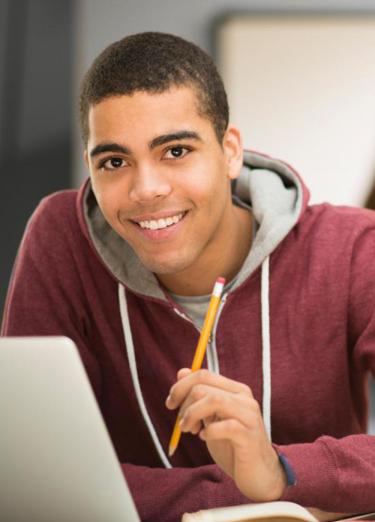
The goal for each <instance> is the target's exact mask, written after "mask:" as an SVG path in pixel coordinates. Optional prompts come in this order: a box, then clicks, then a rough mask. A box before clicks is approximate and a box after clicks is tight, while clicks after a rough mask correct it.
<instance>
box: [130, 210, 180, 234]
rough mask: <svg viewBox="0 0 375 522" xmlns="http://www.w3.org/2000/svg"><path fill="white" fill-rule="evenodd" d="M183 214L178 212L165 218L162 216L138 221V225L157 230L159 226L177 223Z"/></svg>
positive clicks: (163, 226)
mask: <svg viewBox="0 0 375 522" xmlns="http://www.w3.org/2000/svg"><path fill="white" fill-rule="evenodd" d="M183 215H184V213H183V212H181V213H180V214H176V215H175V216H169V217H167V218H165V219H164V218H163V219H151V220H150V221H140V222H139V225H140V227H141V228H148V229H149V230H159V229H160V228H166V227H170V226H171V225H174V224H175V223H178V222H179V221H180V219H182V216H183Z"/></svg>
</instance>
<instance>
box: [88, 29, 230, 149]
mask: <svg viewBox="0 0 375 522" xmlns="http://www.w3.org/2000/svg"><path fill="white" fill-rule="evenodd" d="M175 86H176V87H179V86H191V87H192V88H195V90H196V93H197V100H198V111H199V113H200V114H201V115H202V116H205V117H207V118H208V119H209V120H210V121H211V122H212V125H213V127H214V130H215V133H216V136H217V138H218V140H219V143H221V142H222V140H223V136H224V133H225V130H226V128H227V126H228V120H229V108H228V101H227V95H226V92H225V88H224V85H223V81H222V79H221V77H220V75H219V73H218V71H217V69H216V66H215V64H214V62H213V60H212V58H211V57H210V56H209V55H208V54H207V53H206V52H205V51H203V50H202V49H201V48H200V47H198V46H197V45H195V44H193V43H191V42H188V41H186V40H184V39H183V38H180V37H178V36H175V35H172V34H166V33H159V32H146V33H138V34H134V35H130V36H127V37H125V38H123V39H122V40H119V41H117V42H114V43H113V44H111V45H109V46H108V47H107V48H106V49H104V51H102V53H101V54H100V55H99V56H98V57H97V58H96V59H95V60H94V62H93V64H92V65H91V67H90V69H89V70H88V71H87V73H86V75H85V76H84V78H83V82H82V85H81V93H80V121H81V133H82V139H83V142H84V144H85V145H86V144H87V141H88V138H89V126H88V112H89V109H90V107H91V106H92V105H95V104H97V103H99V102H100V101H102V100H103V99H105V98H108V97H111V96H120V95H131V94H133V93H134V92H136V91H145V92H150V93H162V92H165V91H167V90H168V89H170V88H171V87H175Z"/></svg>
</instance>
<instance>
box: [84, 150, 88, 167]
mask: <svg viewBox="0 0 375 522" xmlns="http://www.w3.org/2000/svg"><path fill="white" fill-rule="evenodd" d="M83 159H84V162H85V163H86V167H87V168H88V167H89V155H88V153H87V149H85V150H84V152H83Z"/></svg>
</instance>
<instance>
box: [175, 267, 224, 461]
mask: <svg viewBox="0 0 375 522" xmlns="http://www.w3.org/2000/svg"><path fill="white" fill-rule="evenodd" d="M224 285H225V279H224V278H223V277H218V278H217V279H216V281H215V285H214V289H213V291H212V294H211V299H210V304H209V305H208V309H207V313H206V317H205V320H204V324H203V328H202V331H201V335H200V337H199V341H198V344H197V347H196V349H195V354H194V359H193V363H192V365H191V370H192V371H193V372H195V371H197V370H199V369H200V368H201V367H202V363H203V359H204V355H205V353H206V348H207V344H208V340H209V338H210V335H211V331H212V327H213V325H214V321H215V317H216V314H217V310H218V308H219V303H220V298H221V294H222V292H223V288H224ZM180 437H181V430H180V416H179V415H177V419H176V423H175V425H174V428H173V432H172V436H171V440H170V442H169V449H168V455H169V456H170V457H171V456H172V455H173V453H174V452H175V451H176V449H177V446H178V443H179V440H180Z"/></svg>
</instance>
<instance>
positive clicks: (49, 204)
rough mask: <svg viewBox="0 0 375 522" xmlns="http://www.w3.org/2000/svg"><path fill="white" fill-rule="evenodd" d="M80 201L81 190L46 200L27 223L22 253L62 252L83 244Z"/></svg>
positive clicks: (52, 195)
mask: <svg viewBox="0 0 375 522" xmlns="http://www.w3.org/2000/svg"><path fill="white" fill-rule="evenodd" d="M78 199H79V191H78V190H64V191H60V192H56V193H54V194H51V195H49V196H47V197H45V198H43V199H42V200H41V202H40V203H39V205H38V206H37V207H36V209H35V211H34V212H33V214H32V215H31V217H30V219H29V221H28V223H27V226H26V230H25V233H24V237H23V240H22V243H21V248H20V251H21V252H22V251H24V250H29V251H30V252H34V253H36V252H37V251H41V250H48V251H49V252H52V250H54V251H60V252H61V251H63V249H66V248H73V249H74V248H75V246H74V245H75V244H79V243H80V242H81V243H82V241H81V240H82V234H83V233H82V231H81V227H80V223H79V218H78V212H77V207H78Z"/></svg>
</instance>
